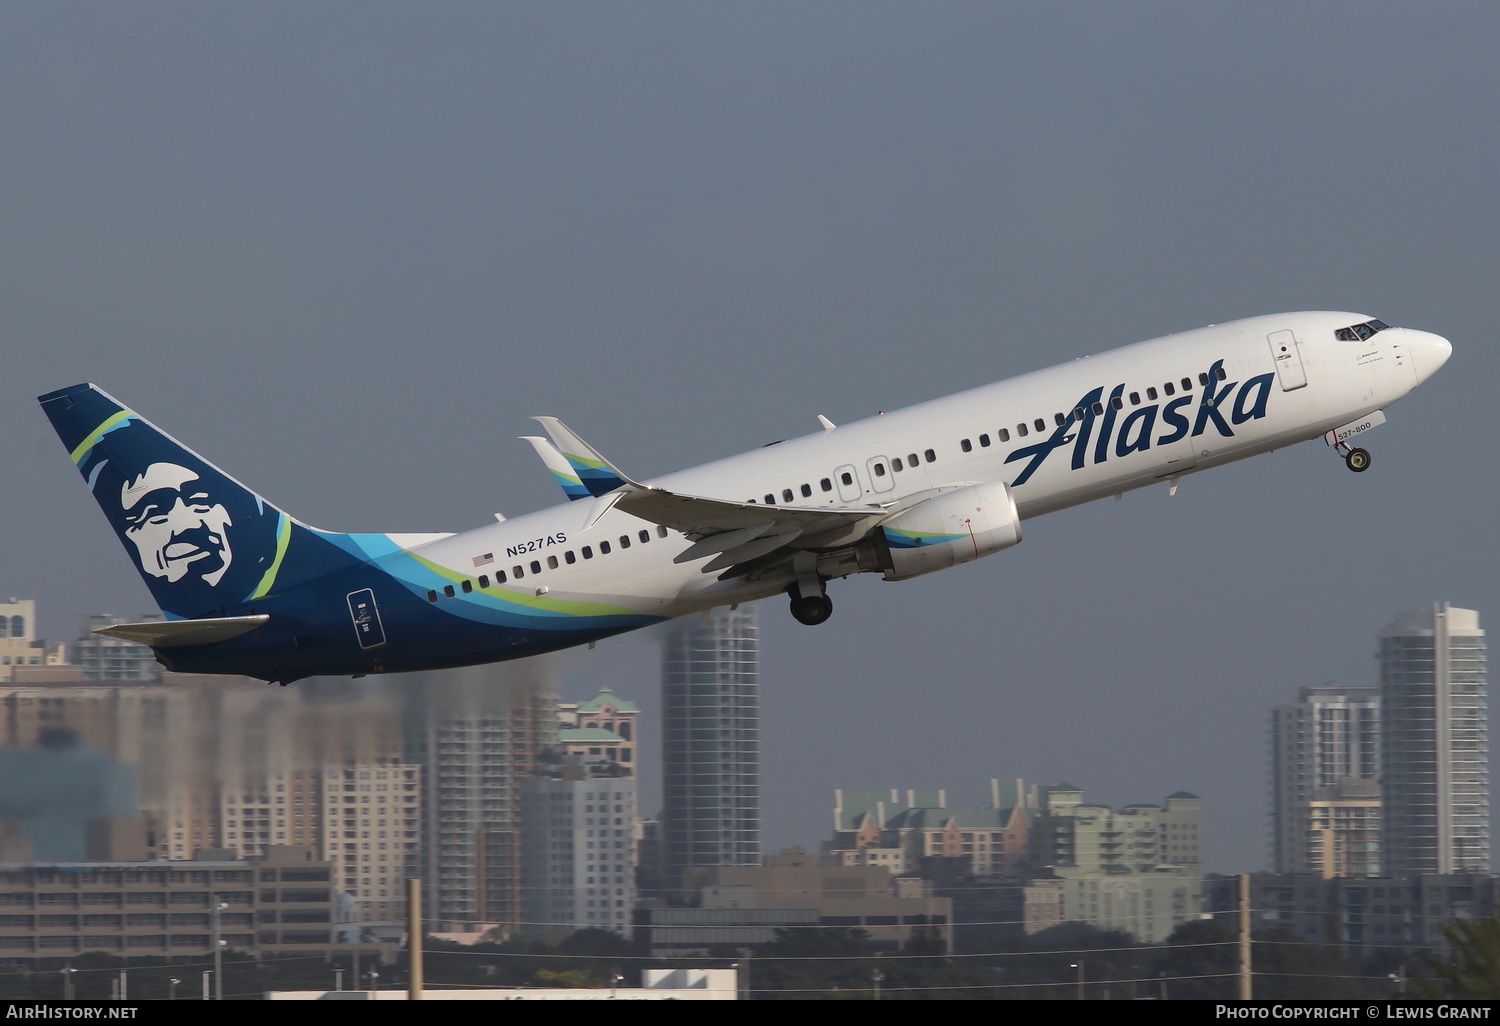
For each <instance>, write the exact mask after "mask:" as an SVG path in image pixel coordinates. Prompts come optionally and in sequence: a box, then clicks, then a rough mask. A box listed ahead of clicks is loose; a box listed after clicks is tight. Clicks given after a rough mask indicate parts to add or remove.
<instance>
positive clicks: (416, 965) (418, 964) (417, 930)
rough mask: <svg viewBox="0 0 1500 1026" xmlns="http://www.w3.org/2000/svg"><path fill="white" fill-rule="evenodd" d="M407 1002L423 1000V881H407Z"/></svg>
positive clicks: (414, 879)
mask: <svg viewBox="0 0 1500 1026" xmlns="http://www.w3.org/2000/svg"><path fill="white" fill-rule="evenodd" d="M406 1000H408V1001H421V1000H422V881H421V879H420V878H418V877H415V876H413V877H408V878H407V880H406Z"/></svg>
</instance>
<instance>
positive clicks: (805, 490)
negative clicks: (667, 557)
mask: <svg viewBox="0 0 1500 1026" xmlns="http://www.w3.org/2000/svg"><path fill="white" fill-rule="evenodd" d="M801 491H802V497H803V498H804V499H805V498H807V497H808V496H809V495H811V494H812V485H810V484H805V485H803V486H802V488H801ZM662 537H663V538H665V537H666V535H662Z"/></svg>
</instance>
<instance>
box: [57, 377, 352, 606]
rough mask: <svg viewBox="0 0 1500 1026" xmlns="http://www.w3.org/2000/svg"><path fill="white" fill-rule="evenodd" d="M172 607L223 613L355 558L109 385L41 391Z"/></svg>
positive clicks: (119, 528) (150, 582) (123, 537)
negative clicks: (306, 540)
mask: <svg viewBox="0 0 1500 1026" xmlns="http://www.w3.org/2000/svg"><path fill="white" fill-rule="evenodd" d="M37 401H38V402H40V403H41V405H42V410H43V411H44V412H45V413H46V414H47V418H48V419H49V420H50V421H51V422H52V426H53V428H54V429H55V430H56V431H57V434H58V437H59V438H61V439H62V442H63V445H64V446H66V447H67V449H68V452H69V454H70V455H71V456H72V458H73V463H74V464H75V465H76V466H77V467H78V470H79V472H80V473H82V475H83V479H84V481H85V482H86V483H87V484H88V487H89V491H91V492H92V493H93V495H94V501H96V502H97V503H99V508H100V509H102V510H103V511H104V515H105V517H107V518H108V520H109V522H110V525H111V526H112V527H114V529H115V533H116V534H117V535H118V536H119V538H120V542H121V543H122V544H123V545H124V546H125V549H126V551H127V552H129V553H130V554H131V556H132V558H133V559H134V560H135V563H136V567H137V569H138V570H139V571H140V573H141V577H142V578H143V579H144V580H145V582H146V585H147V587H148V588H150V589H151V594H152V596H153V597H154V598H155V599H156V602H157V605H159V606H160V607H161V609H162V611H163V612H164V613H166V614H167V615H168V616H169V617H173V618H180V619H192V618H196V617H203V616H223V615H225V614H226V613H227V612H229V611H233V610H235V609H238V608H242V607H243V606H244V605H245V604H246V603H249V602H254V601H255V600H257V599H260V598H263V597H265V596H266V595H268V594H269V593H270V592H271V591H272V589H273V588H278V587H285V586H287V585H288V584H289V583H293V579H300V580H305V579H307V578H308V577H309V576H311V575H313V574H321V573H325V572H328V571H330V570H333V569H337V567H338V565H339V564H341V563H343V564H348V563H353V562H357V560H355V559H353V558H352V557H350V556H348V555H347V554H345V553H343V552H341V551H340V550H339V549H338V548H337V547H336V546H333V545H315V546H313V547H312V548H313V549H315V550H316V551H315V552H308V551H307V546H305V545H303V546H299V549H301V552H300V554H299V556H298V560H297V562H298V564H299V565H298V566H296V567H292V566H288V565H287V564H288V559H287V555H288V548H289V546H290V545H291V542H292V540H293V538H294V536H297V535H307V536H314V533H313V532H312V531H311V530H310V529H309V528H307V527H305V526H303V525H301V524H298V523H296V522H295V521H294V520H292V518H291V517H289V516H287V515H286V514H285V513H283V512H282V511H281V510H279V509H277V508H276V507H275V506H273V505H271V504H270V503H268V502H266V501H265V500H264V499H262V498H261V497H260V496H259V495H257V494H255V493H254V492H253V491H251V490H250V489H248V488H246V487H245V486H244V485H242V484H240V483H239V482H238V481H236V480H235V479H234V478H232V477H230V476H229V475H228V474H226V473H224V472H223V471H222V470H220V469H218V468H217V467H215V466H214V465H213V464H212V463H209V462H208V461H207V460H205V459H203V457H201V456H199V455H198V454H197V453H195V452H193V451H192V450H191V449H189V448H188V447H187V446H185V445H183V444H182V443H180V442H178V441H177V440H176V439H174V438H172V436H170V435H168V434H167V433H166V432H164V431H162V430H160V429H159V428H157V427H156V426H155V425H153V424H151V423H150V422H149V421H147V420H145V419H144V418H142V417H140V416H139V415H137V414H136V413H134V412H132V411H131V410H128V409H126V408H125V407H124V406H122V405H121V404H120V403H118V402H116V401H115V400H114V399H113V398H112V397H111V396H110V395H109V394H107V393H106V392H104V391H102V390H101V389H98V388H96V387H94V386H93V385H88V384H83V385H74V386H73V387H72V388H64V389H61V390H59V391H57V392H50V393H48V394H47V395H44V396H40V397H39V398H38V400H37Z"/></svg>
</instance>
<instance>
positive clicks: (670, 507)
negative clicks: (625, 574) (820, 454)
mask: <svg viewBox="0 0 1500 1026" xmlns="http://www.w3.org/2000/svg"><path fill="white" fill-rule="evenodd" d="M533 419H535V420H536V421H538V422H539V423H540V424H541V425H542V427H543V428H544V429H545V430H546V431H547V434H548V435H549V436H551V438H552V441H553V443H554V444H555V445H556V446H557V449H558V450H559V451H560V452H561V453H562V455H563V457H564V458H565V459H566V461H567V463H568V464H569V466H570V467H572V468H574V469H575V470H576V471H577V472H578V477H579V480H580V481H581V482H582V483H583V484H584V485H585V486H586V487H587V488H588V490H589V491H590V492H591V493H592V494H593V495H595V496H596V497H597V501H596V502H595V506H594V510H593V511H592V513H591V514H590V516H589V520H588V523H589V525H590V526H592V525H593V524H595V523H597V522H598V521H599V518H600V517H602V516H604V514H605V513H607V512H608V511H609V510H611V509H619V510H621V511H623V512H625V513H629V514H630V515H631V516H634V517H639V518H641V519H642V520H648V521H650V522H651V523H653V524H660V525H661V526H663V527H666V528H668V529H670V530H673V531H677V532H679V533H681V534H684V535H686V536H687V537H688V538H690V539H692V540H693V542H694V544H693V545H692V546H690V547H689V548H687V549H686V550H684V551H683V552H681V553H679V554H678V555H677V557H676V558H675V559H674V562H677V563H690V562H692V561H693V560H696V559H703V558H704V557H706V556H712V557H714V558H712V559H710V560H709V561H708V563H706V564H705V565H704V566H703V568H702V569H703V572H704V573H713V572H715V571H720V570H727V571H728V572H727V573H725V574H724V575H723V576H725V577H729V576H736V575H737V573H738V568H741V567H743V566H744V565H745V564H747V563H749V562H751V561H752V560H753V561H755V563H756V566H757V567H762V566H771V565H775V564H777V563H779V562H781V561H782V559H783V558H785V559H790V558H791V554H792V552H794V551H796V550H799V549H809V548H817V547H819V545H821V544H847V543H848V539H849V538H850V537H851V536H854V537H857V536H858V535H859V534H862V533H863V532H864V531H865V530H868V529H869V528H871V527H873V526H874V525H875V524H876V523H878V522H879V521H880V520H881V519H883V518H884V517H885V516H886V515H887V513H886V511H885V510H884V509H882V508H880V507H878V506H862V507H853V508H837V507H808V506H763V505H760V504H759V503H754V502H735V501H733V500H729V499H711V498H707V497H705V496H701V495H684V494H682V493H680V492H672V491H668V490H667V489H665V488H653V487H650V486H648V485H643V484H640V483H638V482H636V481H632V480H631V479H630V478H628V477H626V476H625V475H624V474H622V473H621V472H620V471H619V470H618V469H616V468H615V466H614V465H613V464H611V463H610V462H609V461H608V460H606V459H605V458H604V457H603V456H602V455H601V454H600V453H599V452H598V450H596V449H594V448H593V447H592V446H590V445H589V444H588V443H587V442H585V441H584V440H583V439H582V438H579V437H578V435H576V434H574V433H573V432H572V431H571V430H570V429H569V428H568V427H567V426H566V425H564V424H563V423H562V421H560V420H558V419H556V418H555V417H536V418H533ZM539 451H540V450H539ZM606 484H608V485H609V487H605V486H606ZM596 489H597V490H596ZM783 550H784V551H783Z"/></svg>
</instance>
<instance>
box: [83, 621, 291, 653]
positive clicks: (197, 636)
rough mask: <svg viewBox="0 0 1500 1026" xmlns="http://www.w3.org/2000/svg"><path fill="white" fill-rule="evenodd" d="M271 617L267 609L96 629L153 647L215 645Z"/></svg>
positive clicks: (246, 631) (112, 636)
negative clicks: (215, 616)
mask: <svg viewBox="0 0 1500 1026" xmlns="http://www.w3.org/2000/svg"><path fill="white" fill-rule="evenodd" d="M269 619H271V617H270V616H269V615H267V614H266V613H257V614H255V615H254V616H223V617H219V618H217V619H209V620H150V621H148V622H146V623H117V624H115V625H114V626H113V627H100V628H98V629H97V630H95V631H94V633H95V634H105V635H108V636H109V637H111V638H119V639H120V640H121V641H134V642H138V643H139V644H142V645H150V646H151V647H152V648H185V647H187V646H188V645H212V644H214V643H215V642H219V641H228V640H229V639H230V638H237V637H239V636H240V635H241V634H249V633H250V632H251V631H253V630H255V628H257V627H260V626H262V625H264V624H265V622H266V621H267V620H269Z"/></svg>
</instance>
